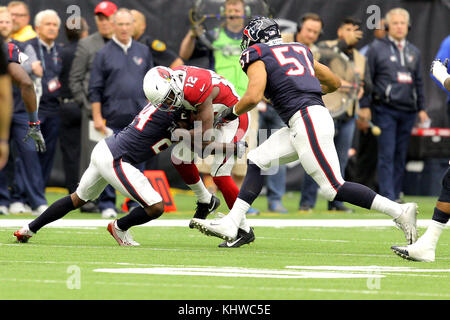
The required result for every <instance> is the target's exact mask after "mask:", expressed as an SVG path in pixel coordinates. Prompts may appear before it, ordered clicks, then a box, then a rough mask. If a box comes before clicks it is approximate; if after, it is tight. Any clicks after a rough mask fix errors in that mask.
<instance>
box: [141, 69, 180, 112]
mask: <svg viewBox="0 0 450 320" xmlns="http://www.w3.org/2000/svg"><path fill="white" fill-rule="evenodd" d="M143 89H144V93H145V96H146V97H147V99H148V100H149V101H150V102H151V103H152V104H153V105H154V106H156V108H158V109H160V110H161V111H166V112H170V111H174V110H175V109H177V108H179V107H181V106H182V103H183V99H184V92H183V84H182V82H181V80H180V78H179V77H178V76H176V75H175V74H174V71H173V70H172V69H170V68H167V67H162V66H158V67H154V68H152V69H150V70H149V71H148V72H147V74H146V75H145V77H144V83H143Z"/></svg>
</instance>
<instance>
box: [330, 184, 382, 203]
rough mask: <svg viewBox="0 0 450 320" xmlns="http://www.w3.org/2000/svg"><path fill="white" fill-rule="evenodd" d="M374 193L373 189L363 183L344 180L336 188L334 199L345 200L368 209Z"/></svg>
mask: <svg viewBox="0 0 450 320" xmlns="http://www.w3.org/2000/svg"><path fill="white" fill-rule="evenodd" d="M376 195H377V194H376V192H375V191H373V190H372V189H370V188H368V187H366V186H365V185H362V184H359V183H354V182H347V181H346V182H344V184H343V185H342V186H340V188H339V189H338V192H337V194H336V197H335V198H334V200H335V201H345V202H348V203H351V204H354V205H357V206H359V207H362V208H366V209H370V208H371V205H372V202H373V200H374V198H375V196H376Z"/></svg>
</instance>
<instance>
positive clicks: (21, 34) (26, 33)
mask: <svg viewBox="0 0 450 320" xmlns="http://www.w3.org/2000/svg"><path fill="white" fill-rule="evenodd" d="M36 36H37V35H36V32H35V31H34V30H33V28H32V27H31V26H30V25H27V26H25V27H23V28H22V29H20V30H19V31H17V32H16V33H13V34H12V35H11V38H13V39H14V40H17V41H21V42H25V41H28V40H30V39H33V38H35V37H36Z"/></svg>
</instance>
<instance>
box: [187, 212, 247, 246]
mask: <svg viewBox="0 0 450 320" xmlns="http://www.w3.org/2000/svg"><path fill="white" fill-rule="evenodd" d="M191 223H192V225H193V226H194V228H197V229H198V230H200V232H201V233H204V234H206V235H207V236H214V237H217V238H220V239H223V240H225V241H228V242H231V241H233V240H235V239H236V237H237V234H238V228H237V227H236V226H235V225H234V223H233V222H232V221H231V220H230V219H227V218H226V217H224V218H221V219H214V220H204V219H197V218H193V219H192V220H191Z"/></svg>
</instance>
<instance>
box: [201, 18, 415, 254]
mask: <svg viewBox="0 0 450 320" xmlns="http://www.w3.org/2000/svg"><path fill="white" fill-rule="evenodd" d="M241 48H242V50H243V52H242V54H241V59H240V62H241V66H242V69H243V70H244V72H246V74H247V76H248V79H249V83H248V88H247V91H246V92H245V93H244V95H243V96H242V98H241V100H240V101H239V102H238V103H237V104H236V105H235V106H234V108H230V109H226V110H225V111H224V112H222V114H221V115H220V116H219V117H217V118H216V121H215V124H220V123H221V122H222V121H231V120H233V119H235V118H236V117H238V116H239V115H240V114H242V113H245V112H248V111H249V110H251V109H252V108H254V107H255V106H256V105H257V103H258V102H259V101H261V100H262V98H263V97H264V96H265V97H266V98H268V99H270V100H271V101H272V103H273V106H274V108H275V110H276V111H277V112H278V114H279V115H280V117H281V118H282V119H283V121H284V122H285V123H286V125H287V127H285V128H282V129H280V130H278V131H277V132H276V133H274V134H272V135H271V136H270V137H269V138H268V139H267V140H266V141H265V142H264V143H262V144H261V145H260V146H258V147H257V148H256V149H253V150H251V151H250V152H249V154H248V159H249V165H248V169H247V175H246V177H245V179H244V184H243V185H242V188H241V190H240V192H239V195H238V198H237V200H236V202H235V203H234V206H233V208H232V209H231V211H230V212H229V214H228V215H226V216H225V217H223V218H221V219H217V220H205V219H192V220H193V221H192V223H193V224H194V226H195V227H196V228H197V229H199V230H200V231H201V232H203V233H205V234H207V235H213V236H216V237H219V238H222V239H224V240H226V241H227V242H226V243H224V245H226V246H229V247H239V246H241V245H243V244H246V243H248V242H250V240H251V241H252V240H253V238H254V236H253V232H252V230H251V228H250V226H249V225H248V223H247V221H246V217H245V213H246V212H247V210H248V209H249V208H250V206H251V204H252V203H253V201H254V200H255V199H256V197H257V196H258V195H259V193H260V192H261V188H262V186H263V181H264V180H263V179H264V177H263V176H262V175H261V170H268V169H269V168H271V167H272V166H273V165H279V164H286V163H289V162H291V161H295V160H297V159H299V160H300V162H301V164H302V166H303V168H304V169H305V171H306V172H307V173H308V174H309V175H310V176H311V177H312V178H313V179H314V180H315V181H316V182H317V184H318V185H319V186H320V188H321V190H322V191H323V194H324V195H325V197H326V198H327V200H330V201H331V200H339V201H346V202H349V203H351V204H355V205H358V206H360V207H363V208H366V209H371V210H377V211H381V212H383V213H385V214H387V215H389V216H391V217H392V218H393V219H394V222H395V223H396V225H397V226H398V227H399V228H400V229H402V230H403V232H404V234H405V236H406V240H407V243H408V244H410V243H414V242H415V241H416V239H417V229H416V215H417V204H415V203H406V204H403V205H401V204H398V203H395V202H393V201H391V200H389V199H387V198H384V197H382V196H380V195H377V194H376V193H375V192H374V191H372V190H371V189H369V188H368V187H366V186H363V185H360V184H356V183H352V182H346V181H344V179H343V178H342V176H341V173H340V172H341V170H340V168H339V161H338V156H337V153H336V149H335V146H334V142H333V136H334V124H333V119H332V117H331V115H330V113H329V112H328V110H327V109H326V108H325V107H324V103H323V101H322V94H326V93H330V92H333V91H335V90H336V89H338V88H339V87H340V79H339V78H338V77H337V76H336V75H335V74H334V73H332V72H331V71H330V69H329V68H328V67H326V66H324V65H322V64H320V63H319V62H317V61H315V60H314V59H313V56H312V53H311V51H310V50H309V49H308V48H307V47H306V46H304V45H302V44H300V43H296V42H293V43H283V42H282V39H281V35H280V29H279V27H278V25H277V23H276V22H275V21H274V20H272V19H269V18H265V17H257V18H255V19H253V20H251V21H250V22H249V23H248V25H247V26H246V27H245V29H244V31H243V35H242V44H241Z"/></svg>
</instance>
